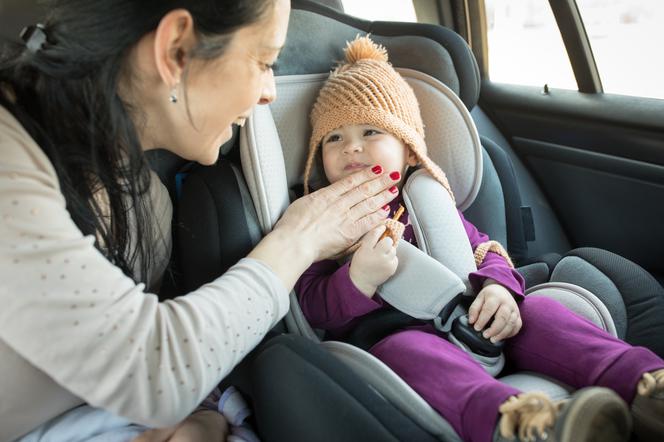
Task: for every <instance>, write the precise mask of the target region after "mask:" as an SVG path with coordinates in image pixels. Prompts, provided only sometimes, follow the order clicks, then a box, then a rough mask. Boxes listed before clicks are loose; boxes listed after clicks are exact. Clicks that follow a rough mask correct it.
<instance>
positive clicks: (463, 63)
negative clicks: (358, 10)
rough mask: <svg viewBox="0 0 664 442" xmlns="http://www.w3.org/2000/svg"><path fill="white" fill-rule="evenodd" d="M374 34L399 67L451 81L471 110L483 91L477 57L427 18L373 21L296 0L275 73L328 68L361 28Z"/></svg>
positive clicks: (461, 41)
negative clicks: (405, 21) (286, 37)
mask: <svg viewBox="0 0 664 442" xmlns="http://www.w3.org/2000/svg"><path fill="white" fill-rule="evenodd" d="M367 33H370V34H371V39H372V40H373V41H375V42H376V43H378V44H381V45H383V46H384V47H385V48H386V49H387V52H388V53H389V54H390V62H391V63H392V65H393V66H395V67H403V68H410V69H414V70H417V71H420V72H423V73H426V74H428V75H430V76H431V77H433V78H436V79H438V80H439V81H441V82H442V83H444V84H445V85H447V86H448V87H449V88H450V89H451V90H452V91H454V93H455V94H456V95H457V96H459V97H460V98H461V101H462V102H463V103H464V104H465V105H466V107H467V108H468V109H469V110H471V109H472V108H473V107H474V106H475V105H476V104H477V100H478V97H479V91H480V75H479V69H478V67H477V62H476V61H475V57H474V56H473V53H472V51H471V49H470V48H469V46H468V45H467V44H466V42H465V41H464V40H463V38H462V37H461V36H459V35H458V34H457V33H455V32H454V31H452V30H450V29H446V28H443V27H441V26H436V25H430V24H424V23H395V22H369V21H365V20H360V19H357V18H355V17H351V16H349V15H345V14H343V13H341V12H339V11H335V10H333V9H330V8H327V7H325V6H322V5H319V4H317V3H313V2H309V1H293V2H292V11H291V16H290V22H289V28H288V39H287V40H286V46H285V47H284V49H283V50H282V52H281V55H280V56H279V61H278V62H277V66H276V69H275V75H277V76H281V75H294V74H314V73H327V72H329V71H330V70H331V69H332V68H333V67H334V66H335V65H336V62H337V61H339V60H343V48H344V47H345V45H346V42H347V41H351V40H353V39H354V38H355V36H356V35H357V34H361V35H364V34H367Z"/></svg>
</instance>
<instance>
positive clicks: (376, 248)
mask: <svg viewBox="0 0 664 442" xmlns="http://www.w3.org/2000/svg"><path fill="white" fill-rule="evenodd" d="M384 231H385V226H378V227H376V228H375V229H373V230H371V231H369V232H368V233H367V234H366V235H364V237H363V238H362V240H361V241H360V248H359V249H357V251H356V252H355V254H353V258H352V259H351V261H350V279H351V281H353V284H355V287H357V288H358V289H359V290H360V291H361V292H362V293H363V294H364V295H365V296H367V297H369V298H371V297H372V296H373V295H374V293H376V289H377V288H378V286H379V285H381V284H382V283H384V282H385V281H387V279H388V278H389V277H390V276H392V275H394V272H396V271H397V265H398V264H399V261H398V259H397V248H396V247H395V246H394V243H393V242H392V239H391V238H389V237H387V238H383V239H382V240H380V241H378V239H379V238H380V236H381V235H382V234H383V232H384Z"/></svg>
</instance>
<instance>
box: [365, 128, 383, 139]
mask: <svg viewBox="0 0 664 442" xmlns="http://www.w3.org/2000/svg"><path fill="white" fill-rule="evenodd" d="M379 134H380V132H379V131H377V130H376V129H366V130H365V131H364V136H365V137H370V136H372V135H379Z"/></svg>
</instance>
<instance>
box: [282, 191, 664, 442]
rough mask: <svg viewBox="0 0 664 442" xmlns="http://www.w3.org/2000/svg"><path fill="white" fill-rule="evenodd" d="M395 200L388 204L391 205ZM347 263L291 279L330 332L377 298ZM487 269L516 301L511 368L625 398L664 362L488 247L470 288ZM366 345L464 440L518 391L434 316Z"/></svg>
mask: <svg viewBox="0 0 664 442" xmlns="http://www.w3.org/2000/svg"><path fill="white" fill-rule="evenodd" d="M400 202H401V201H400V200H399V199H397V200H396V201H393V202H392V203H391V204H390V207H391V211H392V212H394V211H395V209H396V208H397V207H398V205H399V203H400ZM459 216H460V217H461V221H462V223H463V226H464V228H465V230H466V233H467V234H468V239H469V240H470V243H471V246H472V248H473V250H474V249H475V247H477V245H478V244H480V243H483V242H485V241H488V240H489V238H488V236H487V235H485V234H484V233H481V232H479V231H478V230H477V228H476V227H475V226H474V225H473V224H471V223H470V222H468V221H467V220H466V219H465V218H464V217H463V215H462V214H461V213H460V212H459ZM400 221H401V222H403V223H404V224H406V229H405V232H404V236H403V237H404V239H405V240H407V241H409V242H412V243H415V239H414V234H413V228H412V226H411V225H410V224H409V223H408V214H407V213H404V215H402V218H401V219H400ZM349 266H350V263H346V264H344V265H341V266H339V265H338V264H337V262H336V261H331V260H326V261H320V262H317V263H314V264H313V265H312V266H311V267H309V269H307V271H306V272H304V274H303V275H302V277H300V279H299V280H298V282H297V284H296V286H295V290H296V292H297V294H298V299H299V301H300V305H301V307H302V311H303V313H304V315H305V316H306V317H307V319H308V320H309V322H310V324H311V325H312V326H313V327H315V328H322V329H325V330H327V331H328V332H329V335H330V336H331V337H335V336H341V335H343V334H344V333H345V332H346V331H348V330H349V329H351V328H352V327H353V326H354V324H355V322H356V321H357V320H359V318H360V317H361V316H363V315H365V314H367V313H370V312H372V311H374V310H377V309H379V308H381V307H383V301H382V300H381V299H380V297H379V296H378V295H377V294H375V295H374V296H373V298H371V299H370V298H367V297H366V296H365V295H364V294H362V292H360V291H359V290H358V289H357V288H356V287H355V285H354V284H353V282H352V281H351V279H350V276H349ZM487 278H491V279H494V280H495V281H497V282H498V283H500V284H501V285H503V286H505V287H506V288H508V289H509V290H511V291H512V293H513V294H514V296H515V298H516V300H517V302H519V311H520V313H521V318H522V320H523V327H522V328H521V330H520V332H519V333H518V334H517V335H516V336H514V337H512V338H510V339H508V340H507V342H506V346H505V356H506V358H507V360H508V362H509V363H510V364H511V365H512V366H513V367H514V368H515V369H516V370H528V371H533V372H537V373H541V374H544V375H547V376H550V377H552V378H554V379H557V380H559V381H562V382H564V383H566V384H568V385H570V386H572V387H574V388H581V387H584V386H589V385H599V386H605V387H609V388H611V389H613V390H614V391H616V392H617V393H618V394H619V395H620V396H621V397H622V398H623V399H624V400H625V401H627V402H628V403H629V402H631V401H632V399H633V397H634V395H635V392H636V384H637V383H638V381H639V379H640V378H641V376H642V374H643V373H644V372H646V371H651V370H656V369H659V368H664V361H662V360H661V359H660V358H659V357H658V356H656V355H655V354H654V353H652V352H651V351H650V350H648V349H646V348H643V347H632V346H630V345H629V344H627V343H625V342H623V341H621V340H619V339H617V338H615V337H613V336H611V335H609V334H608V333H606V332H605V331H604V330H602V329H600V328H598V327H596V326H595V325H594V324H593V323H592V322H590V321H588V320H586V319H585V318H582V317H580V316H577V315H576V314H574V313H572V312H571V311H570V310H568V309H567V308H566V307H564V306H563V305H562V304H560V303H558V302H557V301H554V300H552V299H548V298H544V297H532V298H528V297H524V295H523V291H524V281H523V278H522V277H521V275H520V274H519V273H518V272H517V271H516V270H514V269H511V268H510V267H509V266H508V264H507V262H506V261H505V259H504V258H503V257H501V256H500V255H498V254H495V253H493V252H489V253H488V254H487V257H486V259H485V260H484V262H483V263H481V264H480V265H479V268H478V270H477V271H476V272H473V273H471V274H470V275H469V280H470V282H471V285H472V286H473V288H474V289H475V291H476V292H477V291H479V289H480V288H481V287H482V284H483V282H484V280H486V279H487ZM369 351H370V353H372V354H373V355H374V356H376V357H377V358H378V359H380V360H381V361H383V362H384V363H385V364H387V365H388V366H389V367H390V368H391V369H392V370H393V371H394V372H395V373H397V374H398V375H399V376H401V377H402V378H403V379H404V381H406V382H407V383H408V385H410V386H411V387H412V388H413V389H414V390H415V391H417V392H418V394H420V395H421V396H422V397H423V398H424V399H425V400H426V401H427V402H428V403H429V404H430V405H431V406H432V407H433V408H434V409H435V410H436V411H438V412H439V413H440V414H441V415H442V416H443V417H445V419H447V421H448V422H449V423H450V424H451V425H452V427H453V428H454V429H455V430H456V432H457V433H458V434H459V435H460V436H461V437H462V438H463V440H469V441H474V442H478V441H490V440H492V437H493V432H494V429H495V426H496V423H497V418H498V407H499V405H500V404H501V403H503V402H504V401H505V400H506V399H507V398H509V397H510V396H513V395H516V394H519V393H520V391H519V390H517V389H515V388H513V387H511V386H508V385H506V384H503V383H501V382H500V381H499V380H497V379H495V378H493V377H491V376H490V375H489V374H488V373H487V372H486V371H485V370H484V369H483V368H482V367H481V366H480V365H479V364H478V363H477V362H476V361H475V360H474V359H472V357H470V356H469V355H468V354H467V353H466V352H464V351H463V350H461V349H459V348H458V347H457V346H455V345H454V344H451V343H450V342H448V341H447V340H445V339H443V338H441V337H440V336H438V335H437V334H436V333H435V330H434V328H433V327H431V326H420V327H412V328H407V329H402V330H398V331H395V332H394V333H392V334H391V335H389V336H387V337H385V338H383V339H382V340H381V341H379V342H378V343H377V344H375V345H374V346H373V347H372V348H371V349H370V350H369ZM487 416H490V418H487Z"/></svg>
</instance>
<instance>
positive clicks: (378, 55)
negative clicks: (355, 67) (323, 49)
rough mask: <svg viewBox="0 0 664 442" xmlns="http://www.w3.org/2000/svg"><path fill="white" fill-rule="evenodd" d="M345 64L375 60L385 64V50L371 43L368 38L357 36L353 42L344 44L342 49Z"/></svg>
mask: <svg viewBox="0 0 664 442" xmlns="http://www.w3.org/2000/svg"><path fill="white" fill-rule="evenodd" d="M344 53H345V55H346V62H347V63H350V64H353V63H356V62H358V61H360V60H376V61H383V62H386V63H387V50H386V49H385V48H384V47H383V46H381V45H379V44H376V43H374V42H373V41H371V39H370V38H369V37H368V36H364V37H361V36H359V35H358V36H357V37H355V40H353V41H350V42H348V43H346V49H344Z"/></svg>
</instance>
